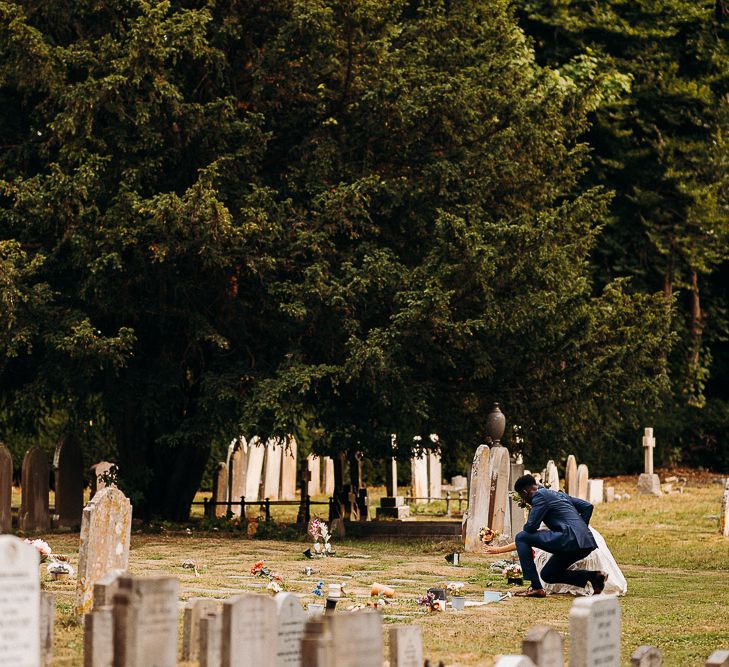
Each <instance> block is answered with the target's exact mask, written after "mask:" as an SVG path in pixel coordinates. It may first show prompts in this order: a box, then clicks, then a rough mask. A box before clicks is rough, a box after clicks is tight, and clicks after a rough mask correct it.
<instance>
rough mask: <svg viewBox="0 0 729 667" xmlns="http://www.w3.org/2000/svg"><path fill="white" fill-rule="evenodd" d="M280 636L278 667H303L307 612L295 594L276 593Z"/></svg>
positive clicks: (277, 656)
mask: <svg viewBox="0 0 729 667" xmlns="http://www.w3.org/2000/svg"><path fill="white" fill-rule="evenodd" d="M273 599H274V602H275V603H276V617H277V625H278V634H277V638H276V667H301V638H302V637H303V636H304V626H305V625H306V612H305V611H304V608H303V607H302V606H301V602H300V600H299V598H298V597H297V596H296V595H294V594H293V593H276V595H275V597H274V598H273Z"/></svg>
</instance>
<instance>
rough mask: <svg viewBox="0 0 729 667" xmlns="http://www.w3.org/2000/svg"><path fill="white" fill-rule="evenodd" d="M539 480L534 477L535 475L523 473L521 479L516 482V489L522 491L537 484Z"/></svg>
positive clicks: (518, 491)
mask: <svg viewBox="0 0 729 667" xmlns="http://www.w3.org/2000/svg"><path fill="white" fill-rule="evenodd" d="M536 484H537V480H536V479H534V476H533V475H522V476H521V477H520V478H519V479H517V480H516V482H514V491H516V492H517V493H521V492H522V491H523V490H524V489H528V488H529V487H531V486H536Z"/></svg>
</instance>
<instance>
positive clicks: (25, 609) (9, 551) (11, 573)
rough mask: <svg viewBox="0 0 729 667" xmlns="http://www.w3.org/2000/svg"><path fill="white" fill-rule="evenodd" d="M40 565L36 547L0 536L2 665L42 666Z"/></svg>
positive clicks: (0, 654)
mask: <svg viewBox="0 0 729 667" xmlns="http://www.w3.org/2000/svg"><path fill="white" fill-rule="evenodd" d="M38 564H39V557H38V552H37V551H36V549H35V547H33V546H31V545H30V544H25V543H24V542H23V540H21V539H19V538H17V537H15V536H13V535H0V628H2V632H0V665H8V666H10V665H12V667H40V665H41V652H40V636H41V623H40V611H41V599H40V577H39V576H38Z"/></svg>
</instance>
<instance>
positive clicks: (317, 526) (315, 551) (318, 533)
mask: <svg viewBox="0 0 729 667" xmlns="http://www.w3.org/2000/svg"><path fill="white" fill-rule="evenodd" d="M309 535H311V537H312V538H313V540H314V544H313V546H312V555H313V556H318V557H323V556H331V555H332V554H333V553H334V551H333V549H332V545H331V544H330V543H329V540H330V539H331V537H332V534H331V533H330V532H329V528H328V526H327V525H326V523H324V522H323V521H322V520H321V519H316V518H314V519H312V520H311V521H309Z"/></svg>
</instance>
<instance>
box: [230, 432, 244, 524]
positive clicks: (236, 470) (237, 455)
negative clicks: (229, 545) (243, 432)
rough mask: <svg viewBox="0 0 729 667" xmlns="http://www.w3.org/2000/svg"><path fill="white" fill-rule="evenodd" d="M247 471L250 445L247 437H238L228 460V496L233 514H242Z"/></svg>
mask: <svg viewBox="0 0 729 667" xmlns="http://www.w3.org/2000/svg"><path fill="white" fill-rule="evenodd" d="M247 472H248V445H247V444H246V441H245V438H237V439H236V440H235V441H234V443H233V448H232V450H231V452H230V457H229V460H228V497H229V498H230V511H231V512H232V514H233V516H240V513H241V512H240V509H241V508H240V499H241V497H242V496H245V493H246V476H247ZM246 497H247V496H246Z"/></svg>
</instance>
